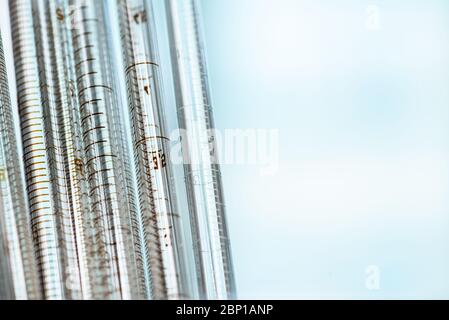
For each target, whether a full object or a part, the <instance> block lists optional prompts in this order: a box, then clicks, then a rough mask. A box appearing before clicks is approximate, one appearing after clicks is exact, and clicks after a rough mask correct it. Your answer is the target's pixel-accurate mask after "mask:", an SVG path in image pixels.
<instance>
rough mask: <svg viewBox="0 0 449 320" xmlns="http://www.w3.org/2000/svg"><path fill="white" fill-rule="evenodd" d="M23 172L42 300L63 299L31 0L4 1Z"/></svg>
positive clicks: (58, 244) (61, 272)
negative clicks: (15, 91)
mask: <svg viewBox="0 0 449 320" xmlns="http://www.w3.org/2000/svg"><path fill="white" fill-rule="evenodd" d="M9 8H10V17H11V31H12V35H13V49H14V58H15V59H14V62H15V70H16V84H17V95H18V107H19V116H20V124H21V131H22V147H23V157H24V162H25V177H26V186H27V193H28V201H29V207H30V216H31V227H32V232H33V237H34V243H35V245H36V257H37V260H38V268H39V271H40V276H41V282H42V285H43V291H44V297H45V298H46V299H63V298H65V290H64V282H65V281H64V280H65V279H64V275H63V267H62V261H61V258H60V242H59V235H58V226H57V221H56V215H57V211H56V207H57V206H56V204H55V199H54V198H53V195H54V193H53V187H52V185H51V181H50V161H51V159H50V154H49V152H48V151H49V150H48V142H47V141H46V139H47V137H46V133H47V131H46V128H45V125H46V124H45V123H44V110H43V105H42V96H41V93H40V89H41V86H40V78H39V68H38V56H37V50H36V46H35V44H36V36H35V30H34V27H35V26H34V24H33V22H34V20H33V12H32V2H31V0H11V1H10V2H9Z"/></svg>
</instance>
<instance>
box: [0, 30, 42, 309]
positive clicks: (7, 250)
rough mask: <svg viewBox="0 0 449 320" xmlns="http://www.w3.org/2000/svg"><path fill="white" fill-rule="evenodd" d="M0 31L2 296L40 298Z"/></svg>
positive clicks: (0, 246) (0, 271) (0, 267)
mask: <svg viewBox="0 0 449 320" xmlns="http://www.w3.org/2000/svg"><path fill="white" fill-rule="evenodd" d="M20 162H21V159H20V158H19V154H18V145H17V140H16V134H15V129H14V121H13V110H12V107H11V102H10V97H9V90H8V82H7V74H6V65H5V59H4V53H3V44H2V37H1V34H0V237H1V239H0V257H1V258H0V260H1V263H0V269H1V270H0V273H1V276H0V281H1V284H2V285H1V287H2V288H0V291H2V289H4V290H5V292H3V294H2V293H0V296H3V297H4V298H11V299H12V298H15V299H20V300H22V299H39V298H41V287H40V280H39V276H38V272H37V262H36V257H35V253H34V246H33V240H32V235H31V228H30V218H29V209H28V206H27V200H26V196H25V189H24V186H23V183H22V181H23V179H22V177H23V176H22V174H23V172H22V169H21V166H20V165H18V164H19V163H20Z"/></svg>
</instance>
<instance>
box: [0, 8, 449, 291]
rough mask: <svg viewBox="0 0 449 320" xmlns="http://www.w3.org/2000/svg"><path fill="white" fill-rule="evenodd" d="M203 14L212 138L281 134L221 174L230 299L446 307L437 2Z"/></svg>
mask: <svg viewBox="0 0 449 320" xmlns="http://www.w3.org/2000/svg"><path fill="white" fill-rule="evenodd" d="M6 2H7V1H6V0H0V3H1V6H0V13H1V20H0V22H1V24H2V31H3V30H4V25H5V24H6V22H5V19H4V18H5V17H4V11H3V7H4V5H5V4H6ZM155 4H156V7H157V8H158V10H159V11H160V9H161V7H162V1H161V0H156V1H155ZM202 4H203V17H204V26H205V34H206V43H207V52H208V62H209V69H210V70H209V71H210V78H211V86H212V92H213V98H214V109H215V117H216V124H217V126H218V128H220V129H226V128H274V129H279V130H280V137H281V141H280V166H279V171H278V172H277V174H275V175H273V176H261V175H260V173H259V168H258V167H254V166H237V165H226V166H223V168H222V169H223V178H224V185H225V195H226V200H227V201H226V202H227V206H228V218H229V222H230V232H231V237H232V245H233V253H234V265H235V270H236V277H237V282H238V295H239V298H375V299H376V298H449V90H448V89H449V2H448V1H446V0H426V1H424V0H409V1H403V0H390V1H386V0H377V1H376V0H372V1H364V0H338V1H335V0H320V1H316V0H276V1H275V0H202ZM372 5H375V6H377V8H378V10H379V27H378V29H376V30H372V29H370V28H368V27H367V25H366V23H367V21H368V19H369V18H370V16H369V12H368V11H367V9H368V8H370V7H369V6H372ZM160 20H161V21H159V22H158V27H159V29H160V30H159V31H160V38H161V39H160V40H161V48H162V62H163V63H162V65H163V68H164V70H165V72H164V75H165V81H166V85H167V88H166V90H165V91H166V99H167V101H168V102H169V105H170V107H171V112H169V114H170V124H171V127H175V125H176V121H175V116H174V101H173V96H172V94H171V86H170V69H169V66H168V57H167V48H166V46H167V43H166V38H165V33H164V22H163V19H160ZM5 42H6V41H5ZM11 70H12V69H11ZM10 73H11V72H10ZM181 201H182V200H181ZM371 265H374V266H377V267H378V268H379V269H380V271H381V273H380V289H379V290H374V291H373V290H369V289H368V288H367V287H366V280H367V274H366V273H365V271H366V268H367V267H368V266H371Z"/></svg>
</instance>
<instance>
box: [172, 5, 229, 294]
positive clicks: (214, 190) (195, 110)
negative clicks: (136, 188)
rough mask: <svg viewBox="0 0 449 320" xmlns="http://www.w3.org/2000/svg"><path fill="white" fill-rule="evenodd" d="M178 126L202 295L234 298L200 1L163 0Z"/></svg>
mask: <svg viewBox="0 0 449 320" xmlns="http://www.w3.org/2000/svg"><path fill="white" fill-rule="evenodd" d="M166 11H167V20H168V29H169V38H170V45H171V57H172V65H173V66H172V67H173V75H174V81H175V90H176V101H177V109H178V119H179V126H180V128H181V129H183V130H185V134H184V136H183V145H182V147H183V149H182V152H183V156H184V159H185V162H186V163H185V176H186V185H187V195H188V201H189V208H190V214H191V221H192V222H191V224H192V229H193V231H192V232H193V242H194V244H195V251H196V265H197V273H198V285H199V289H200V295H201V298H205V299H229V298H234V297H235V291H236V290H235V280H234V273H233V266H232V261H231V251H230V244H229V236H228V230H227V223H226V217H225V205H224V199H223V191H222V182H221V175H220V168H219V165H218V164H217V162H216V157H215V156H214V151H215V150H216V141H215V138H214V135H213V133H212V131H211V130H212V129H214V121H213V115H212V107H211V98H210V93H209V84H208V79H207V68H206V62H205V54H204V46H203V36H202V30H201V25H200V21H201V19H200V17H199V12H200V8H199V1H197V0H166Z"/></svg>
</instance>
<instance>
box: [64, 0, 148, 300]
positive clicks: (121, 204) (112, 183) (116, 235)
mask: <svg viewBox="0 0 449 320" xmlns="http://www.w3.org/2000/svg"><path fill="white" fill-rule="evenodd" d="M69 5H70V19H71V25H72V43H73V50H74V62H75V73H76V78H77V79H76V80H77V81H76V83H77V95H78V100H79V111H80V116H81V131H82V139H83V143H84V153H85V156H86V159H85V167H86V171H87V176H88V183H89V195H90V197H91V200H92V209H93V212H94V215H95V216H96V217H97V219H98V220H97V221H98V223H97V225H96V228H97V230H100V231H101V232H99V234H98V240H99V242H100V243H102V244H103V245H102V247H103V250H104V256H105V257H106V259H104V260H103V261H102V262H101V263H102V265H103V267H104V268H105V269H107V270H109V276H108V277H104V278H100V279H97V281H104V282H105V283H103V284H102V285H103V286H104V287H109V290H108V291H105V292H103V293H102V295H103V297H105V298H122V299H140V298H144V297H145V288H144V287H143V286H142V281H140V279H141V277H142V275H143V273H144V271H143V270H142V267H141V265H140V264H139V261H141V260H142V258H141V257H139V254H140V251H139V250H136V248H138V246H139V244H140V232H139V230H138V228H137V227H136V226H137V225H138V217H137V209H136V208H135V205H134V204H135V200H134V199H132V197H133V192H132V190H131V189H132V186H131V183H130V178H129V177H128V176H127V173H128V172H129V168H128V163H127V153H126V146H125V143H124V141H123V139H124V134H123V132H124V129H123V127H122V123H123V119H122V116H121V115H120V111H119V110H120V109H119V108H118V102H117V96H116V94H117V93H116V89H115V83H114V80H113V71H112V70H111V58H110V48H109V41H108V39H107V32H108V31H107V30H106V26H107V25H106V23H105V19H106V17H105V14H106V13H105V10H104V7H103V5H104V3H103V2H102V1H81V0H71V1H69ZM102 237H104V238H102Z"/></svg>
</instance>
